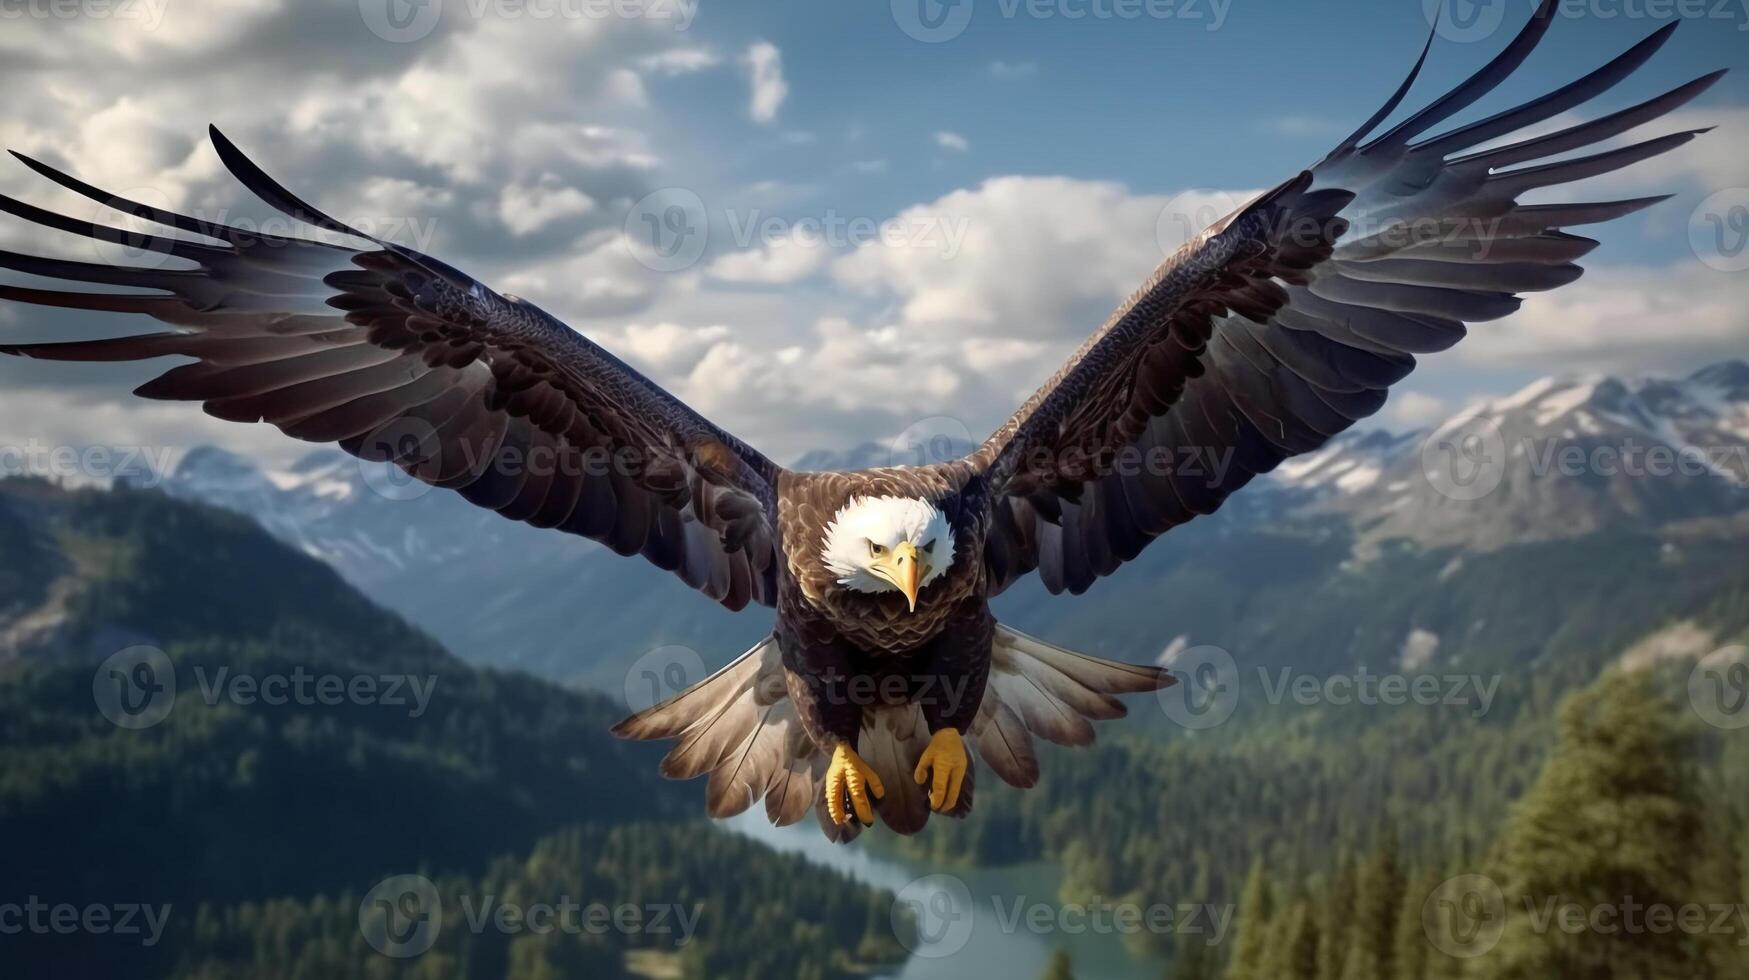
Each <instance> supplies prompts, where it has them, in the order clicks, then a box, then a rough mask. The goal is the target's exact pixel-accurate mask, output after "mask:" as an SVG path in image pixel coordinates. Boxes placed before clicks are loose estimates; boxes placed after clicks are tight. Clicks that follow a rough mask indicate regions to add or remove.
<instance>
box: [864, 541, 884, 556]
mask: <svg viewBox="0 0 1749 980" xmlns="http://www.w3.org/2000/svg"><path fill="white" fill-rule="evenodd" d="M868 553H869V554H870V555H871V556H873V557H875V558H879V557H880V556H882V555H884V554H886V553H887V549H886V548H883V547H881V546H880V545H878V544H875V543H874V542H873V541H870V542H869V543H868Z"/></svg>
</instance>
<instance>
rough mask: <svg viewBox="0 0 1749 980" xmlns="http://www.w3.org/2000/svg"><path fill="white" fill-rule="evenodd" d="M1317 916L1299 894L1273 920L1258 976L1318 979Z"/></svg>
mask: <svg viewBox="0 0 1749 980" xmlns="http://www.w3.org/2000/svg"><path fill="white" fill-rule="evenodd" d="M1318 918H1319V917H1318V915H1317V913H1316V912H1314V911H1313V910H1312V904H1311V901H1310V900H1309V899H1307V898H1306V897H1305V896H1304V895H1301V896H1300V897H1298V898H1297V899H1295V900H1294V901H1293V902H1292V904H1290V905H1288V906H1287V907H1285V908H1284V909H1283V910H1282V912H1281V914H1280V915H1278V916H1277V917H1276V920H1277V922H1278V923H1279V925H1278V926H1277V927H1276V928H1274V929H1271V930H1270V937H1269V948H1268V950H1267V951H1266V952H1265V954H1264V957H1263V963H1262V965H1261V967H1260V968H1259V971H1258V974H1257V975H1258V976H1259V977H1263V978H1268V980H1317V976H1318V952H1319V945H1320V937H1319V935H1318Z"/></svg>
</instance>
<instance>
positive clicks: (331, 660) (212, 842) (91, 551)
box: [0, 481, 903, 978]
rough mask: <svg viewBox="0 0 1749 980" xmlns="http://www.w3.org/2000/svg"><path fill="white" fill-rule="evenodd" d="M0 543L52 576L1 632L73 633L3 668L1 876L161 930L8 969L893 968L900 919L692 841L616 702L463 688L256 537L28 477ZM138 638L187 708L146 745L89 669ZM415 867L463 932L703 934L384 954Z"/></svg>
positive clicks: (485, 677)
mask: <svg viewBox="0 0 1749 980" xmlns="http://www.w3.org/2000/svg"><path fill="white" fill-rule="evenodd" d="M0 535H12V539H13V540H24V541H28V542H29V543H30V546H31V547H32V548H34V549H35V550H34V551H33V552H31V553H32V554H33V555H34V556H35V558H34V559H33V560H35V561H37V563H38V564H37V565H36V567H37V568H38V569H39V570H40V569H43V568H47V569H50V574H48V575H41V574H38V575H33V576H11V577H9V578H7V579H6V580H5V582H4V586H5V588H4V591H0V609H12V610H25V611H26V612H25V615H26V616H28V615H31V614H35V615H36V617H37V618H38V619H39V620H45V621H46V620H54V621H55V622H56V625H55V626H54V628H53V629H50V630H47V631H44V632H42V633H41V635H39V636H38V637H37V639H36V640H35V641H33V643H32V644H30V645H29V646H28V649H27V650H25V651H24V652H23V653H22V654H21V655H19V656H16V657H14V658H13V659H12V660H11V661H9V662H4V663H0V666H3V667H4V668H5V669H4V670H0V835H3V836H4V838H5V839H6V841H7V842H8V846H7V847H5V848H0V881H4V882H6V883H7V885H8V888H9V895H10V894H13V893H16V894H17V895H19V896H37V897H39V898H40V899H41V900H42V901H43V902H45V903H48V904H50V905H54V904H56V903H62V904H65V903H72V904H73V905H76V906H80V907H83V906H85V905H86V904H88V903H103V904H105V905H114V906H119V905H124V904H133V903H139V904H141V905H143V906H148V907H159V906H168V907H169V915H168V918H167V922H166V923H165V925H164V927H163V939H162V941H161V942H158V943H156V944H154V945H152V946H150V947H146V946H143V945H142V943H141V942H140V941H139V939H138V938H137V937H134V938H128V937H124V936H121V935H106V936H93V935H90V934H89V933H88V932H87V931H85V930H76V931H75V932H74V933H73V934H71V935H58V934H55V932H54V930H52V929H49V930H46V931H45V932H44V933H37V934H31V933H28V932H27V934H25V935H23V936H6V937H0V950H3V953H0V955H3V956H4V958H5V961H6V963H7V967H8V970H7V973H8V974H9V975H10V974H12V972H13V970H15V969H16V970H18V971H19V975H26V976H29V975H40V974H39V971H46V970H48V969H50V967H51V966H52V967H53V968H55V969H56V970H58V971H60V972H61V973H62V975H71V976H84V975H121V974H118V973H116V972H115V971H116V967H117V965H118V964H125V965H126V968H125V970H122V973H125V975H128V976H165V975H175V976H185V977H224V976H238V977H242V976H249V977H269V976H284V977H293V976H299V977H302V976H310V977H345V976H402V975H406V976H415V975H417V976H443V977H501V976H505V975H506V971H508V970H510V969H511V964H512V963H514V964H517V968H516V969H515V971H514V972H515V974H516V975H518V976H523V975H528V976H538V975H542V974H540V973H538V972H537V971H536V968H537V967H539V966H540V965H541V964H556V965H557V966H558V967H564V966H566V965H569V966H570V967H572V968H576V967H577V965H578V964H595V965H596V966H597V967H601V969H596V968H594V967H591V968H590V970H589V971H588V972H587V973H586V974H578V973H577V972H575V969H570V970H568V971H567V972H562V973H560V974H556V975H567V976H568V975H589V976H597V975H600V976H612V975H614V973H613V972H612V971H613V970H618V969H619V968H620V964H623V963H624V962H625V955H624V954H626V953H627V952H629V951H632V950H634V949H645V948H653V949H656V950H658V951H660V952H663V953H666V954H670V955H672V956H675V957H678V959H675V960H674V961H673V962H675V963H680V964H683V965H689V969H691V970H692V971H693V973H692V975H694V976H700V977H703V976H709V977H712V978H714V977H718V976H728V975H756V973H757V975H814V976H836V975H841V974H842V973H843V972H844V971H846V970H849V969H851V968H853V967H854V966H855V964H856V963H857V962H858V961H859V958H861V959H868V960H891V959H895V958H897V957H898V956H899V955H902V953H903V950H902V948H900V947H898V945H897V940H896V939H895V938H894V936H893V932H892V929H891V927H890V926H889V925H888V923H887V917H888V912H889V908H890V901H891V899H890V896H882V895H880V894H877V893H875V892H873V891H870V890H868V889H864V888H861V887H858V886H855V885H853V884H851V883H849V882H846V881H843V880H840V879H838V878H836V877H835V876H832V875H828V874H821V873H819V872H816V871H808V870H804V869H803V868H802V867H800V866H799V865H798V863H797V861H796V860H795V859H793V858H780V857H779V856H777V855H775V854H774V853H772V852H771V851H769V850H767V849H765V848H763V847H761V846H758V845H755V844H751V843H748V842H746V841H744V840H742V839H740V838H736V837H733V836H730V835H728V834H726V833H724V832H721V831H718V830H715V829H713V828H710V827H708V826H707V825H705V824H703V823H702V822H700V821H698V820H697V819H696V818H695V817H694V814H696V812H697V803H696V798H695V797H696V793H695V792H692V790H693V789H694V788H693V787H687V786H682V785H679V784H674V783H669V782H667V781H664V780H662V779H661V778H660V777H659V776H657V774H656V766H655V762H656V758H657V754H658V753H655V752H653V751H652V749H651V748H650V747H647V746H639V745H632V744H628V743H624V742H620V741H618V740H616V739H613V738H612V737H611V736H610V735H608V734H607V729H608V727H609V726H610V725H611V724H612V723H613V721H615V720H617V718H618V717H619V716H620V715H621V714H622V713H623V711H622V709H621V706H618V705H615V704H613V703H611V702H610V701H608V700H607V699H606V698H604V697H602V696H599V695H591V694H582V693H577V692H573V691H567V690H563V689H560V688H557V687H555V686H553V685H551V684H549V683H545V682H542V681H537V680H534V679H532V678H529V677H526V676H522V675H517V674H507V673H498V672H493V671H484V670H478V669H474V668H471V667H469V666H467V665H465V664H463V663H462V662H461V661H459V660H457V659H456V658H454V657H451V656H450V655H448V654H447V653H445V652H444V651H442V650H441V649H439V648H438V647H437V646H436V645H435V644H433V643H432V642H431V641H430V640H429V639H427V638H426V637H424V636H423V635H421V634H420V633H418V632H416V631H415V630H413V629H411V628H409V627H408V626H407V625H406V624H404V623H402V622H401V621H399V620H398V619H396V618H395V617H393V616H391V615H388V614H385V613H383V612H382V611H380V610H378V609H376V608H375V607H373V606H371V605H370V604H369V603H368V602H366V601H365V600H363V599H361V598H360V597H359V596H358V595H357V594H356V593H355V592H353V591H352V590H351V589H350V588H349V587H348V586H346V585H345V584H344V583H343V582H342V581H341V580H340V579H339V578H338V576H336V575H335V574H334V573H333V572H331V571H330V570H329V569H328V568H327V567H326V566H324V565H322V564H320V563H319V562H316V561H314V560H313V559H310V558H307V557H305V556H302V555H299V554H296V553H294V552H291V551H289V550H287V549H286V548H285V547H283V546H282V545H280V544H279V543H277V542H276V541H275V540H274V539H272V538H271V537H269V536H267V535H266V534H265V533H263V532H261V531H260V530H258V529H256V528H255V527H254V525H253V524H251V523H249V522H248V521H247V520H245V519H242V518H238V517H234V516H231V515H228V514H224V513H221V512H218V511H214V510H209V509H207V508H203V507H199V506H193V505H189V504H184V503H178V502H174V501H170V500H168V499H166V498H163V497H160V496H158V495H156V494H150V493H139V492H128V491H119V492H115V493H107V492H100V491H95V490H84V491H76V492H67V491H63V490H59V489H56V488H54V487H51V486H48V485H46V484H42V483H35V482H18V481H11V482H5V483H0ZM47 604H54V605H55V609H53V610H45V608H44V607H45V605H47ZM49 613H53V615H49ZM20 618H21V617H20V615H19V614H17V613H14V614H13V615H12V616H11V617H9V618H8V619H6V620H4V621H0V625H4V624H6V623H16V622H17V621H18V620H19V619H20ZM140 644H150V645H152V646H153V647H154V648H156V649H159V650H161V651H162V652H163V656H164V658H165V659H164V660H163V661H161V663H162V664H165V665H167V666H165V667H163V668H161V669H158V670H156V671H155V672H154V673H153V674H152V677H151V681H152V684H153V685H154V686H155V687H156V688H158V689H159V690H161V691H163V690H168V686H169V681H170V675H172V674H173V676H174V693H173V696H166V695H163V694H160V695H159V696H160V697H164V698H165V700H163V701H161V702H157V703H158V704H164V705H167V713H166V714H163V716H162V720H161V721H157V722H156V723H154V724H150V725H148V726H147V727H142V728H137V729H135V728H129V727H122V726H121V725H118V724H116V723H114V722H113V721H112V720H111V719H110V717H107V716H106V715H105V713H104V707H103V695H102V693H101V692H102V691H103V689H104V686H105V685H110V684H115V683H119V681H118V680H116V679H115V678H111V677H109V676H107V670H108V667H107V665H105V666H99V665H100V663H101V662H103V661H104V660H105V658H107V657H109V656H110V655H111V654H115V653H117V652H118V651H120V650H124V649H132V648H134V647H136V646H137V645H140ZM132 669H133V668H132V667H131V666H130V667H129V669H128V671H125V672H124V673H127V674H128V675H129V676H130V677H131V676H132V674H131V671H132ZM94 675H95V676H94ZM281 682H283V687H279V686H276V684H279V683H281ZM300 685H301V686H300ZM325 685H326V686H325ZM134 693H138V692H134ZM276 702H277V703H276ZM111 712H112V714H113V708H112V709H111ZM123 717H124V718H127V719H128V720H129V722H130V723H132V722H133V720H134V717H133V716H125V715H124V716H123ZM137 717H138V718H140V719H150V718H152V717H155V716H154V715H150V714H144V715H140V716H137ZM412 873H420V874H425V875H429V876H430V877H432V878H433V879H434V880H437V881H439V882H441V883H442V885H441V888H442V890H443V894H444V896H445V911H446V913H448V915H449V916H450V917H451V922H452V924H453V923H454V922H455V921H456V920H458V919H460V918H461V917H462V916H461V911H460V909H459V908H457V907H456V906H455V905H454V904H452V902H458V901H460V900H461V899H462V898H464V897H471V898H472V899H473V900H475V901H478V900H479V899H480V898H481V897H482V896H488V895H491V896H497V897H498V898H499V899H500V900H505V901H508V900H510V898H511V897H512V896H514V897H515V900H516V901H518V902H520V903H524V904H531V905H532V904H539V903H543V902H556V901H558V900H559V898H560V896H564V897H567V898H570V899H573V900H575V901H577V902H580V903H583V904H588V903H592V902H593V903H605V904H606V905H608V906H618V905H620V904H622V903H631V904H635V905H639V906H643V905H664V906H674V907H676V908H684V909H694V908H696V910H697V913H696V916H697V921H696V935H695V936H691V935H689V936H688V937H686V938H689V939H690V940H691V941H690V942H687V943H685V944H681V943H680V942H679V939H680V938H682V937H680V936H678V935H676V934H674V933H672V932H670V933H667V934H647V933H642V932H637V933H634V932H630V931H626V930H619V929H614V930H609V931H608V932H606V933H605V934H603V935H595V934H593V933H588V932H584V933H578V934H572V933H563V932H561V933H557V934H539V933H536V932H534V931H532V930H522V929H517V930H511V931H509V932H506V931H504V930H502V929H499V928H497V927H488V928H485V929H484V930H480V931H475V930H469V929H466V928H460V929H457V928H451V929H449V930H446V931H445V933H444V934H443V935H442V936H440V937H439V938H438V941H437V943H436V944H435V945H434V946H433V948H432V950H431V951H430V952H429V953H427V954H425V955H423V956H418V957H412V958H408V959H405V960H400V959H391V958H388V957H385V956H383V955H381V954H380V953H378V952H376V951H374V950H373V949H372V948H371V947H370V946H369V945H368V944H367V943H366V942H365V939H364V935H363V933H362V932H361V928H360V924H359V903H360V900H361V897H362V896H363V895H364V894H365V893H366V892H367V891H368V890H369V889H371V888H372V887H373V886H374V885H376V884H377V883H378V882H380V881H382V880H383V879H385V878H387V877H389V876H394V875H403V874H412ZM748 921H760V922H765V923H771V924H774V925H773V928H776V925H775V924H782V928H783V929H784V930H785V934H786V935H790V934H793V935H795V936H797V937H798V938H805V939H808V940H809V941H807V942H799V941H798V942H795V943H779V944H773V943H772V942H771V941H770V938H771V935H770V932H769V931H766V932H749V931H748V930H747V929H745V928H744V925H745V923H746V922H748ZM877 926H878V927H877ZM555 935H556V938H554V937H555ZM318 938H319V941H316V940H318ZM603 964H607V965H609V966H611V967H612V970H609V969H608V968H607V967H605V966H602V965H603ZM707 965H708V966H709V972H700V971H703V970H705V968H706V966H707ZM525 968H526V971H527V972H525ZM546 975H553V974H546Z"/></svg>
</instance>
